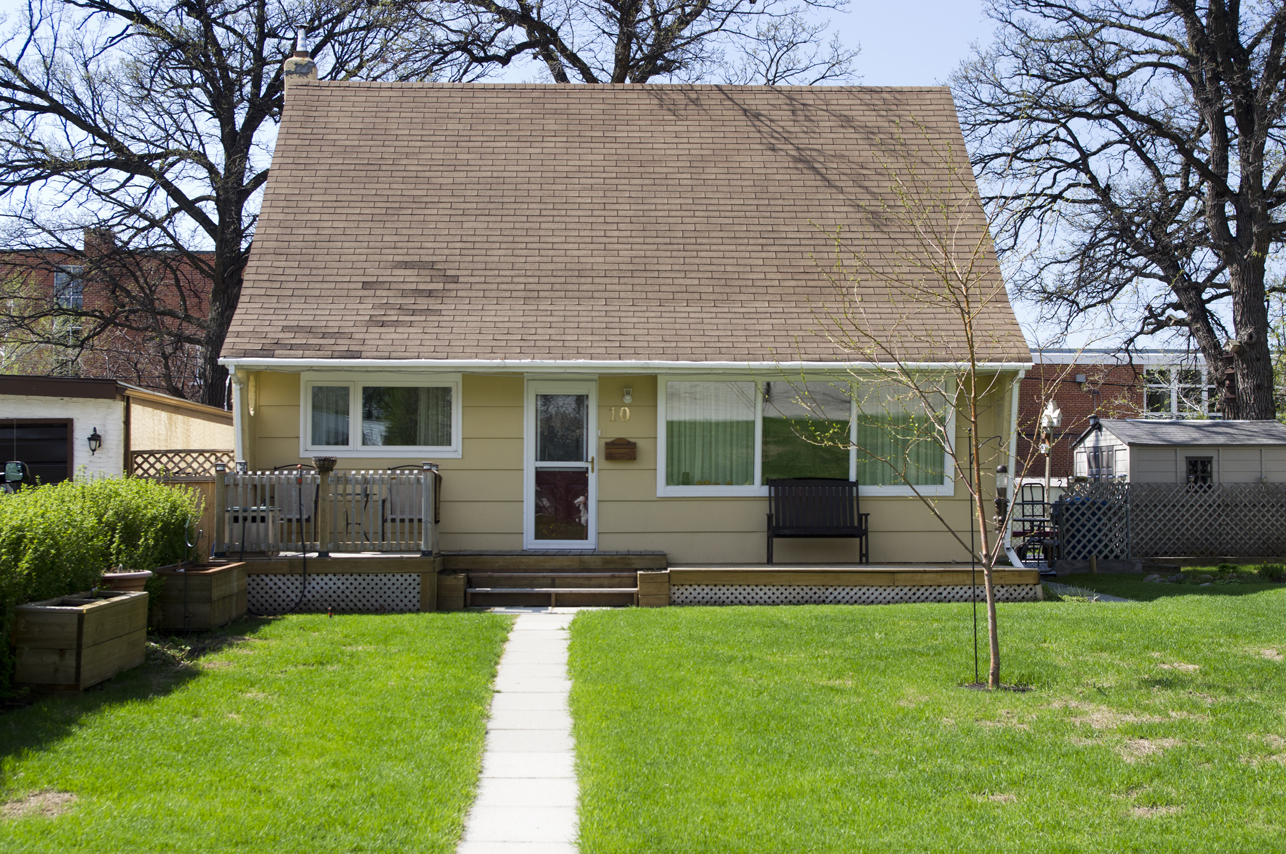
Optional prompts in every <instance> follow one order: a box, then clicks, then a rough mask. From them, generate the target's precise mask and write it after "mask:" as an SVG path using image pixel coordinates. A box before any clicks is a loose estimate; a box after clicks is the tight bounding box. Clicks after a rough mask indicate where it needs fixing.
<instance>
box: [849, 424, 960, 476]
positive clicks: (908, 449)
mask: <svg viewBox="0 0 1286 854" xmlns="http://www.w3.org/2000/svg"><path fill="white" fill-rule="evenodd" d="M856 445H857V482H858V483H860V484H862V485H863V486H903V485H905V484H906V483H908V482H909V483H911V484H913V485H915V486H940V485H941V484H942V477H943V469H942V466H943V451H942V445H941V444H939V443H938V441H937V439H936V438H934V436H933V434H932V432H931V431H930V428H929V425H928V422H927V420H926V419H925V418H924V417H923V416H921V417H919V418H917V417H915V416H913V415H908V414H906V413H876V414H870V413H862V414H860V415H858V416H857V442H856ZM899 471H901V472H903V473H905V475H906V480H905V481H904V480H903V479H902V478H901V477H900V476H899V474H898V472H899Z"/></svg>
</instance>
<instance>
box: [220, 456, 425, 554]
mask: <svg viewBox="0 0 1286 854" xmlns="http://www.w3.org/2000/svg"><path fill="white" fill-rule="evenodd" d="M441 483H442V481H441V475H440V474H439V473H438V471H437V467H436V466H435V465H434V464H432V463H427V464H425V465H424V466H423V467H421V468H418V469H402V470H392V471H347V470H345V471H334V472H325V471H321V472H318V471H315V470H313V469H303V468H301V469H282V470H277V471H246V472H238V471H235V470H229V469H228V467H227V466H226V465H224V464H222V463H220V464H219V465H218V466H217V467H216V477H215V501H216V504H217V507H218V510H217V513H218V516H220V517H221V518H222V519H223V524H222V525H220V526H219V529H218V532H217V533H218V534H219V535H220V536H219V537H218V539H217V541H216V543H215V552H216V553H219V554H231V555H236V554H240V553H243V552H244V553H251V554H279V553H281V552H299V551H304V552H317V553H318V554H322V555H326V554H329V553H330V552H417V551H418V552H419V553H420V554H422V555H425V556H428V555H434V554H437V553H438V551H439V549H438V521H439V504H438V500H439V498H440V495H441Z"/></svg>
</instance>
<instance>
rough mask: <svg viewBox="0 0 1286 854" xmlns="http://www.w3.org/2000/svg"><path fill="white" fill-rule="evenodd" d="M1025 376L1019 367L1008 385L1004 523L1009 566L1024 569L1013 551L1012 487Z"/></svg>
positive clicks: (1015, 500) (1014, 502)
mask: <svg viewBox="0 0 1286 854" xmlns="http://www.w3.org/2000/svg"><path fill="white" fill-rule="evenodd" d="M1025 376H1027V371H1025V370H1023V369H1021V368H1020V369H1019V371H1018V377H1017V378H1016V379H1015V380H1014V383H1013V385H1011V386H1010V387H1009V521H1008V522H1007V523H1006V524H1005V554H1007V555H1009V563H1010V565H1011V566H1015V567H1019V568H1021V569H1026V566H1025V565H1024V564H1023V562H1022V561H1020V560H1019V559H1018V553H1017V552H1015V551H1014V545H1013V536H1014V512H1013V509H1014V507H1015V506H1016V505H1017V503H1018V491H1017V490H1016V489H1015V488H1014V485H1015V483H1016V482H1017V480H1018V469H1017V468H1016V466H1017V464H1018V396H1019V393H1020V392H1021V390H1022V384H1023V377H1025Z"/></svg>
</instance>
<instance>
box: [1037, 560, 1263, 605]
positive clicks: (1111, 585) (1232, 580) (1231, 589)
mask: <svg viewBox="0 0 1286 854" xmlns="http://www.w3.org/2000/svg"><path fill="white" fill-rule="evenodd" d="M1224 566H1225V568H1224V569H1222V570H1221V569H1219V567H1216V566H1198V567H1191V568H1188V569H1183V570H1178V569H1162V570H1158V571H1157V574H1159V575H1161V576H1163V577H1166V578H1168V577H1171V576H1174V575H1182V576H1183V577H1184V580H1183V582H1182V583H1177V584H1176V583H1174V582H1163V583H1160V584H1158V583H1156V582H1153V581H1144V580H1143V579H1144V578H1146V577H1148V576H1149V575H1151V574H1152V573H1153V572H1154V570H1153V569H1152V568H1150V567H1149V568H1147V569H1145V570H1144V571H1143V573H1141V574H1137V575H1135V574H1116V573H1102V574H1100V575H1089V574H1082V575H1065V576H1061V577H1059V578H1058V579H1057V580H1058V583H1060V584H1069V585H1072V586H1074V587H1080V588H1083V589H1085V590H1094V591H1097V592H1099V593H1106V594H1108V595H1109V596H1122V597H1124V598H1126V599H1136V600H1138V601H1140V602H1151V601H1152V600H1154V599H1167V598H1170V597H1172V596H1185V597H1192V596H1248V595H1250V594H1253V593H1262V592H1265V591H1270V590H1279V589H1281V588H1282V585H1281V584H1280V583H1275V582H1272V581H1268V580H1267V579H1265V578H1263V577H1262V576H1260V574H1259V572H1258V571H1257V569H1256V568H1255V567H1237V568H1235V569H1234V568H1232V567H1231V566H1230V565H1229V564H1224Z"/></svg>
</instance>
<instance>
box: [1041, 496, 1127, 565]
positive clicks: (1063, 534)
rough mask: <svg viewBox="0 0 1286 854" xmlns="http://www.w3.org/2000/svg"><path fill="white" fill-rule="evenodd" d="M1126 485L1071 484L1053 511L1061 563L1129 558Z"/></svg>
mask: <svg viewBox="0 0 1286 854" xmlns="http://www.w3.org/2000/svg"><path fill="white" fill-rule="evenodd" d="M1129 486H1130V484H1128V483H1123V482H1120V481H1111V482H1107V483H1074V484H1072V485H1071V486H1070V487H1069V488H1068V489H1067V491H1066V492H1065V493H1064V494H1063V496H1062V497H1061V498H1060V499H1059V501H1058V503H1057V504H1056V505H1055V507H1054V517H1055V523H1056V524H1057V525H1058V535H1059V537H1058V538H1059V542H1060V543H1061V545H1062V556H1063V559H1065V560H1086V559H1088V558H1089V557H1090V556H1091V555H1097V556H1098V557H1099V558H1102V559H1107V560H1117V559H1120V558H1125V557H1129V532H1130V504H1129Z"/></svg>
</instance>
